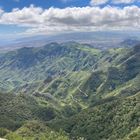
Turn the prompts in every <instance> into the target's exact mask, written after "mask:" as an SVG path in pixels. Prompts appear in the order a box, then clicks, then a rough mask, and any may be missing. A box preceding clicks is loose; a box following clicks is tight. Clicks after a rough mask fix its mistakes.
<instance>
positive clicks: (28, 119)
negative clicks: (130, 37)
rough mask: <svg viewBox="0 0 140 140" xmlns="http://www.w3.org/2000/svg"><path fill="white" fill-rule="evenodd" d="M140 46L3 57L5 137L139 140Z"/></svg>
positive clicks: (54, 46)
mask: <svg viewBox="0 0 140 140" xmlns="http://www.w3.org/2000/svg"><path fill="white" fill-rule="evenodd" d="M139 102H140V46H139V45H137V46H134V47H131V48H115V49H109V50H100V49H95V48H92V47H91V46H89V45H84V44H78V43H75V42H69V43H62V44H58V43H51V44H47V45H45V46H44V47H40V48H22V49H18V50H15V51H13V52H8V53H5V54H2V55H0V137H5V138H7V139H8V140H22V139H23V140H29V139H30V140H32V139H33V140H37V139H39V140H44V139H48V140H51V139H56V140H69V139H78V140H79V139H87V140H107V139H109V140H114V139H118V140H119V139H120V140H131V139H132V140H138V139H139V137H140V135H139V131H140V129H139V123H140V120H139V118H140V110H139V108H140V104H139Z"/></svg>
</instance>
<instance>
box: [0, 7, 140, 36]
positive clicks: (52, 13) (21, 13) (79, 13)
mask: <svg viewBox="0 0 140 140" xmlns="http://www.w3.org/2000/svg"><path fill="white" fill-rule="evenodd" d="M0 24H5V25H9V24H10V25H17V26H21V27H28V28H27V30H26V32H25V34H57V33H63V32H73V31H98V30H128V29H129V30H139V28H140V8H139V7H138V6H127V7H124V8H119V7H111V6H106V7H104V8H100V7H89V6H87V7H82V8H80V7H71V8H70V7H68V8H64V9H59V8H53V7H52V8H49V9H42V8H41V7H35V6H34V5H31V6H30V7H25V8H23V9H18V8H16V9H13V10H12V11H11V12H4V11H3V10H2V9H1V10H0Z"/></svg>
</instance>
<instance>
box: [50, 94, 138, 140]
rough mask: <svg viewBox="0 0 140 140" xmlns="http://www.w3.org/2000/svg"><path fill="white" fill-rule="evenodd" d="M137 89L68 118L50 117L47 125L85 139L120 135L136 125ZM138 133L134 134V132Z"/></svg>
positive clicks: (115, 137) (100, 138) (129, 131)
mask: <svg viewBox="0 0 140 140" xmlns="http://www.w3.org/2000/svg"><path fill="white" fill-rule="evenodd" d="M139 103H140V93H137V94H136V95H135V96H131V97H127V98H118V99H116V100H111V101H108V102H103V103H102V104H100V105H96V106H94V107H91V108H88V109H86V110H83V111H82V112H81V113H79V114H78V115H75V116H73V117H71V118H68V119H63V120H59V121H58V120H57V121H53V122H52V123H51V124H50V126H51V127H52V128H55V129H57V130H58V129H60V128H61V129H63V130H65V131H66V132H67V133H70V135H71V136H81V137H84V138H86V139H87V140H102V139H104V140H108V139H123V138H124V137H127V135H128V137H130V136H129V135H131V134H129V133H131V132H133V131H134V130H135V129H138V127H139V117H140V104H139ZM136 137H138V136H136Z"/></svg>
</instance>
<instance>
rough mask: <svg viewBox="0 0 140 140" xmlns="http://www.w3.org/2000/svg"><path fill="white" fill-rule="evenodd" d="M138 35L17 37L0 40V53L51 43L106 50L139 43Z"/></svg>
mask: <svg viewBox="0 0 140 140" xmlns="http://www.w3.org/2000/svg"><path fill="white" fill-rule="evenodd" d="M137 36H139V32H138V33H136V32H135V33H134V32H131V33H128V32H115V31H114V32H109V31H108V32H107V31H104V32H103V31H101V32H99V31H98V32H75V33H65V34H59V35H38V36H31V37H23V38H21V37H19V38H18V39H14V38H12V39H11V40H10V39H8V40H7V39H5V40H4V39H2V40H1V39H0V51H1V52H2V51H4V52H6V51H9V50H14V49H18V48H22V47H41V46H44V45H46V44H49V43H51V42H58V43H63V42H78V43H82V44H90V45H91V46H93V47H94V48H95V47H96V48H101V49H108V48H112V47H114V48H116V47H120V46H121V47H124V46H126V47H128V46H133V45H136V44H137V43H139V42H140V38H138V37H137Z"/></svg>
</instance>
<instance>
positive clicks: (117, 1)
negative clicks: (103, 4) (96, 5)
mask: <svg viewBox="0 0 140 140" xmlns="http://www.w3.org/2000/svg"><path fill="white" fill-rule="evenodd" d="M134 1H137V0H112V3H115V4H120V3H124V4H129V3H133V2H134Z"/></svg>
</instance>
